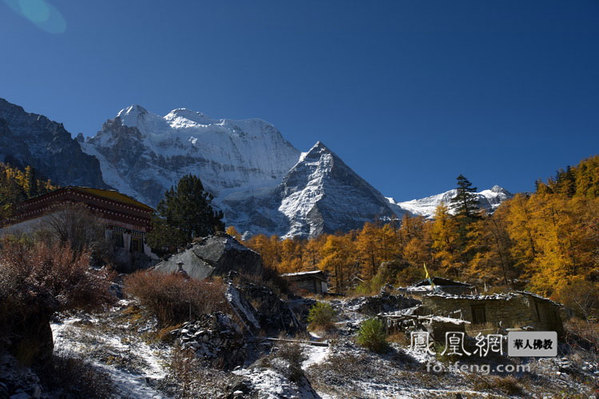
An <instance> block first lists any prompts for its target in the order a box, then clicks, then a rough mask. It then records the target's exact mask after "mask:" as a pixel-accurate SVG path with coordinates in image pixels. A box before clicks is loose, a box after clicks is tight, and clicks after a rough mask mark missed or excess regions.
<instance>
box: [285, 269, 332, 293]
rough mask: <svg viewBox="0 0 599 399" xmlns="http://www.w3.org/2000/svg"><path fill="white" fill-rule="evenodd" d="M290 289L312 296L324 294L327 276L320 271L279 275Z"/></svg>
mask: <svg viewBox="0 0 599 399" xmlns="http://www.w3.org/2000/svg"><path fill="white" fill-rule="evenodd" d="M281 277H282V278H284V279H285V280H286V281H287V283H288V284H289V286H290V287H291V288H292V289H299V290H305V291H308V292H312V293H314V294H326V293H327V291H328V284H327V276H326V274H325V272H323V271H322V270H313V271H310V272H299V273H286V274H281Z"/></svg>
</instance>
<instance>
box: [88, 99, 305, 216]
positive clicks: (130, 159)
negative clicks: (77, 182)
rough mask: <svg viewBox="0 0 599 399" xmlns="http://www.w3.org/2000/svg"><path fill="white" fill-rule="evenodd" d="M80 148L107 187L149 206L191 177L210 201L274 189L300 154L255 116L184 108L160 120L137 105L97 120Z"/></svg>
mask: <svg viewBox="0 0 599 399" xmlns="http://www.w3.org/2000/svg"><path fill="white" fill-rule="evenodd" d="M82 148H83V150H84V151H85V152H86V153H88V154H90V155H93V156H95V157H97V158H98V159H99V161H100V165H101V168H102V174H103V176H104V181H105V182H106V183H107V184H109V185H110V186H112V187H114V188H115V189H117V190H118V191H121V192H123V193H125V194H128V195H131V196H133V197H135V198H137V199H138V200H140V201H143V202H146V203H148V204H150V205H153V206H155V205H156V204H157V203H158V201H159V200H160V199H161V198H162V197H163V195H164V192H165V191H166V190H167V189H169V188H170V187H171V186H172V185H174V184H175V183H176V182H177V181H178V180H179V179H180V178H181V177H182V176H184V175H186V174H190V173H191V174H194V175H197V176H200V178H201V179H202V182H203V183H204V186H205V188H206V189H207V190H208V191H210V192H212V193H213V194H214V195H215V197H222V196H224V195H226V194H227V193H228V192H231V191H240V190H244V191H249V192H251V191H253V190H256V191H259V190H262V189H264V188H270V187H275V186H276V185H277V184H279V183H280V181H281V179H282V178H283V176H284V175H285V174H286V173H287V171H289V169H290V168H291V167H292V166H293V165H294V164H295V163H296V162H297V160H298V157H299V151H298V150H296V149H295V148H294V147H293V146H292V145H291V144H290V143H289V142H288V141H286V140H285V139H284V138H283V136H282V135H281V133H280V132H279V131H278V130H277V129H276V128H275V127H274V126H272V125H271V124H269V123H267V122H265V121H263V120H260V119H246V120H229V119H211V118H209V117H207V116H206V115H204V114H202V113H199V112H194V111H190V110H188V109H184V108H179V109H175V110H172V111H171V112H169V113H168V114H166V115H165V116H159V115H156V114H153V113H151V112H148V111H146V110H145V109H144V108H142V107H140V106H138V105H132V106H130V107H128V108H125V109H123V110H121V111H120V112H119V113H118V115H117V116H116V118H114V119H111V120H108V121H107V122H106V123H104V125H103V126H102V130H100V131H99V132H98V133H97V134H96V135H95V136H94V137H92V138H88V139H87V140H86V141H85V142H84V143H82Z"/></svg>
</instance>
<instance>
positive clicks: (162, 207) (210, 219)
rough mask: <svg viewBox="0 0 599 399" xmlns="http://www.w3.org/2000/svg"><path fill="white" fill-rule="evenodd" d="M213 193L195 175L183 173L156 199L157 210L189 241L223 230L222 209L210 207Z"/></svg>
mask: <svg viewBox="0 0 599 399" xmlns="http://www.w3.org/2000/svg"><path fill="white" fill-rule="evenodd" d="M212 199H213V196H212V194H210V193H209V192H207V191H205V190H204V186H203V185H202V182H201V180H200V179H199V178H198V177H197V176H193V175H186V176H183V177H182V178H181V180H179V182H178V183H177V186H176V187H171V188H170V190H168V191H167V192H166V193H165V194H164V199H162V200H161V201H160V202H159V203H158V214H159V216H160V217H162V218H164V219H165V220H166V223H167V224H168V225H169V226H172V227H175V228H177V229H179V230H181V232H183V234H184V235H185V237H186V238H187V240H188V241H191V240H192V239H193V238H194V237H202V236H207V235H210V234H213V233H214V232H216V231H223V230H224V227H225V226H224V223H223V222H222V220H221V219H222V218H223V213H222V212H221V211H215V210H214V209H213V208H212V205H211V202H212Z"/></svg>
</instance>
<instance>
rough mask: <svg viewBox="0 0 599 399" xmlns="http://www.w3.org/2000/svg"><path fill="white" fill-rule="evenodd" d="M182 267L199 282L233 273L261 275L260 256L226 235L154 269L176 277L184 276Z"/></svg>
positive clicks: (199, 242) (199, 244)
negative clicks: (175, 274)
mask: <svg viewBox="0 0 599 399" xmlns="http://www.w3.org/2000/svg"><path fill="white" fill-rule="evenodd" d="M179 267H181V269H182V270H183V271H184V272H185V273H187V275H188V276H189V277H192V278H195V279H198V280H203V279H205V278H207V277H210V276H224V275H227V274H228V273H229V272H230V271H236V272H239V273H241V274H253V275H259V274H261V273H262V262H261V260H260V255H259V254H258V253H256V252H254V251H252V250H251V249H249V248H247V247H245V246H243V245H241V244H240V243H239V242H238V241H237V240H236V239H235V238H233V237H231V236H229V235H227V234H219V235H213V236H208V237H204V238H201V239H198V240H196V241H194V242H193V243H192V244H191V246H189V247H188V248H187V249H186V250H185V251H183V252H179V253H177V254H175V255H172V256H171V257H169V258H168V259H166V260H164V261H162V262H160V263H158V264H157V265H156V266H155V267H154V268H155V270H157V271H159V272H163V273H177V272H181V271H180V269H179Z"/></svg>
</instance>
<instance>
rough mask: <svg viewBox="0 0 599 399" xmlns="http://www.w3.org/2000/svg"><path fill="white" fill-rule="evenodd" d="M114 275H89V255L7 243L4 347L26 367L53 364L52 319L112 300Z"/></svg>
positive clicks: (0, 314)
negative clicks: (63, 313)
mask: <svg viewBox="0 0 599 399" xmlns="http://www.w3.org/2000/svg"><path fill="white" fill-rule="evenodd" d="M111 278H112V273H111V272H110V271H108V270H107V269H100V270H95V269H90V267H89V252H87V251H83V252H81V253H76V252H74V251H73V250H72V249H71V248H70V247H69V246H60V245H58V244H54V245H47V244H45V243H40V242H38V243H35V244H33V243H30V242H27V241H23V240H4V241H2V242H1V249H0V325H1V326H2V330H1V331H0V343H1V342H3V343H4V345H6V346H7V347H8V349H9V350H10V351H11V353H13V354H14V355H15V356H16V357H17V359H18V360H19V361H20V362H21V363H24V364H32V363H33V362H34V361H38V362H45V361H49V358H50V355H51V354H52V346H53V345H52V331H51V330H50V324H49V320H50V317H51V316H52V315H53V314H54V313H55V312H58V311H66V310H74V309H83V310H93V309H95V308H98V307H101V306H102V305H104V304H108V303H110V302H111V301H112V300H113V296H112V295H111V294H110V292H109V287H110V284H111Z"/></svg>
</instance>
